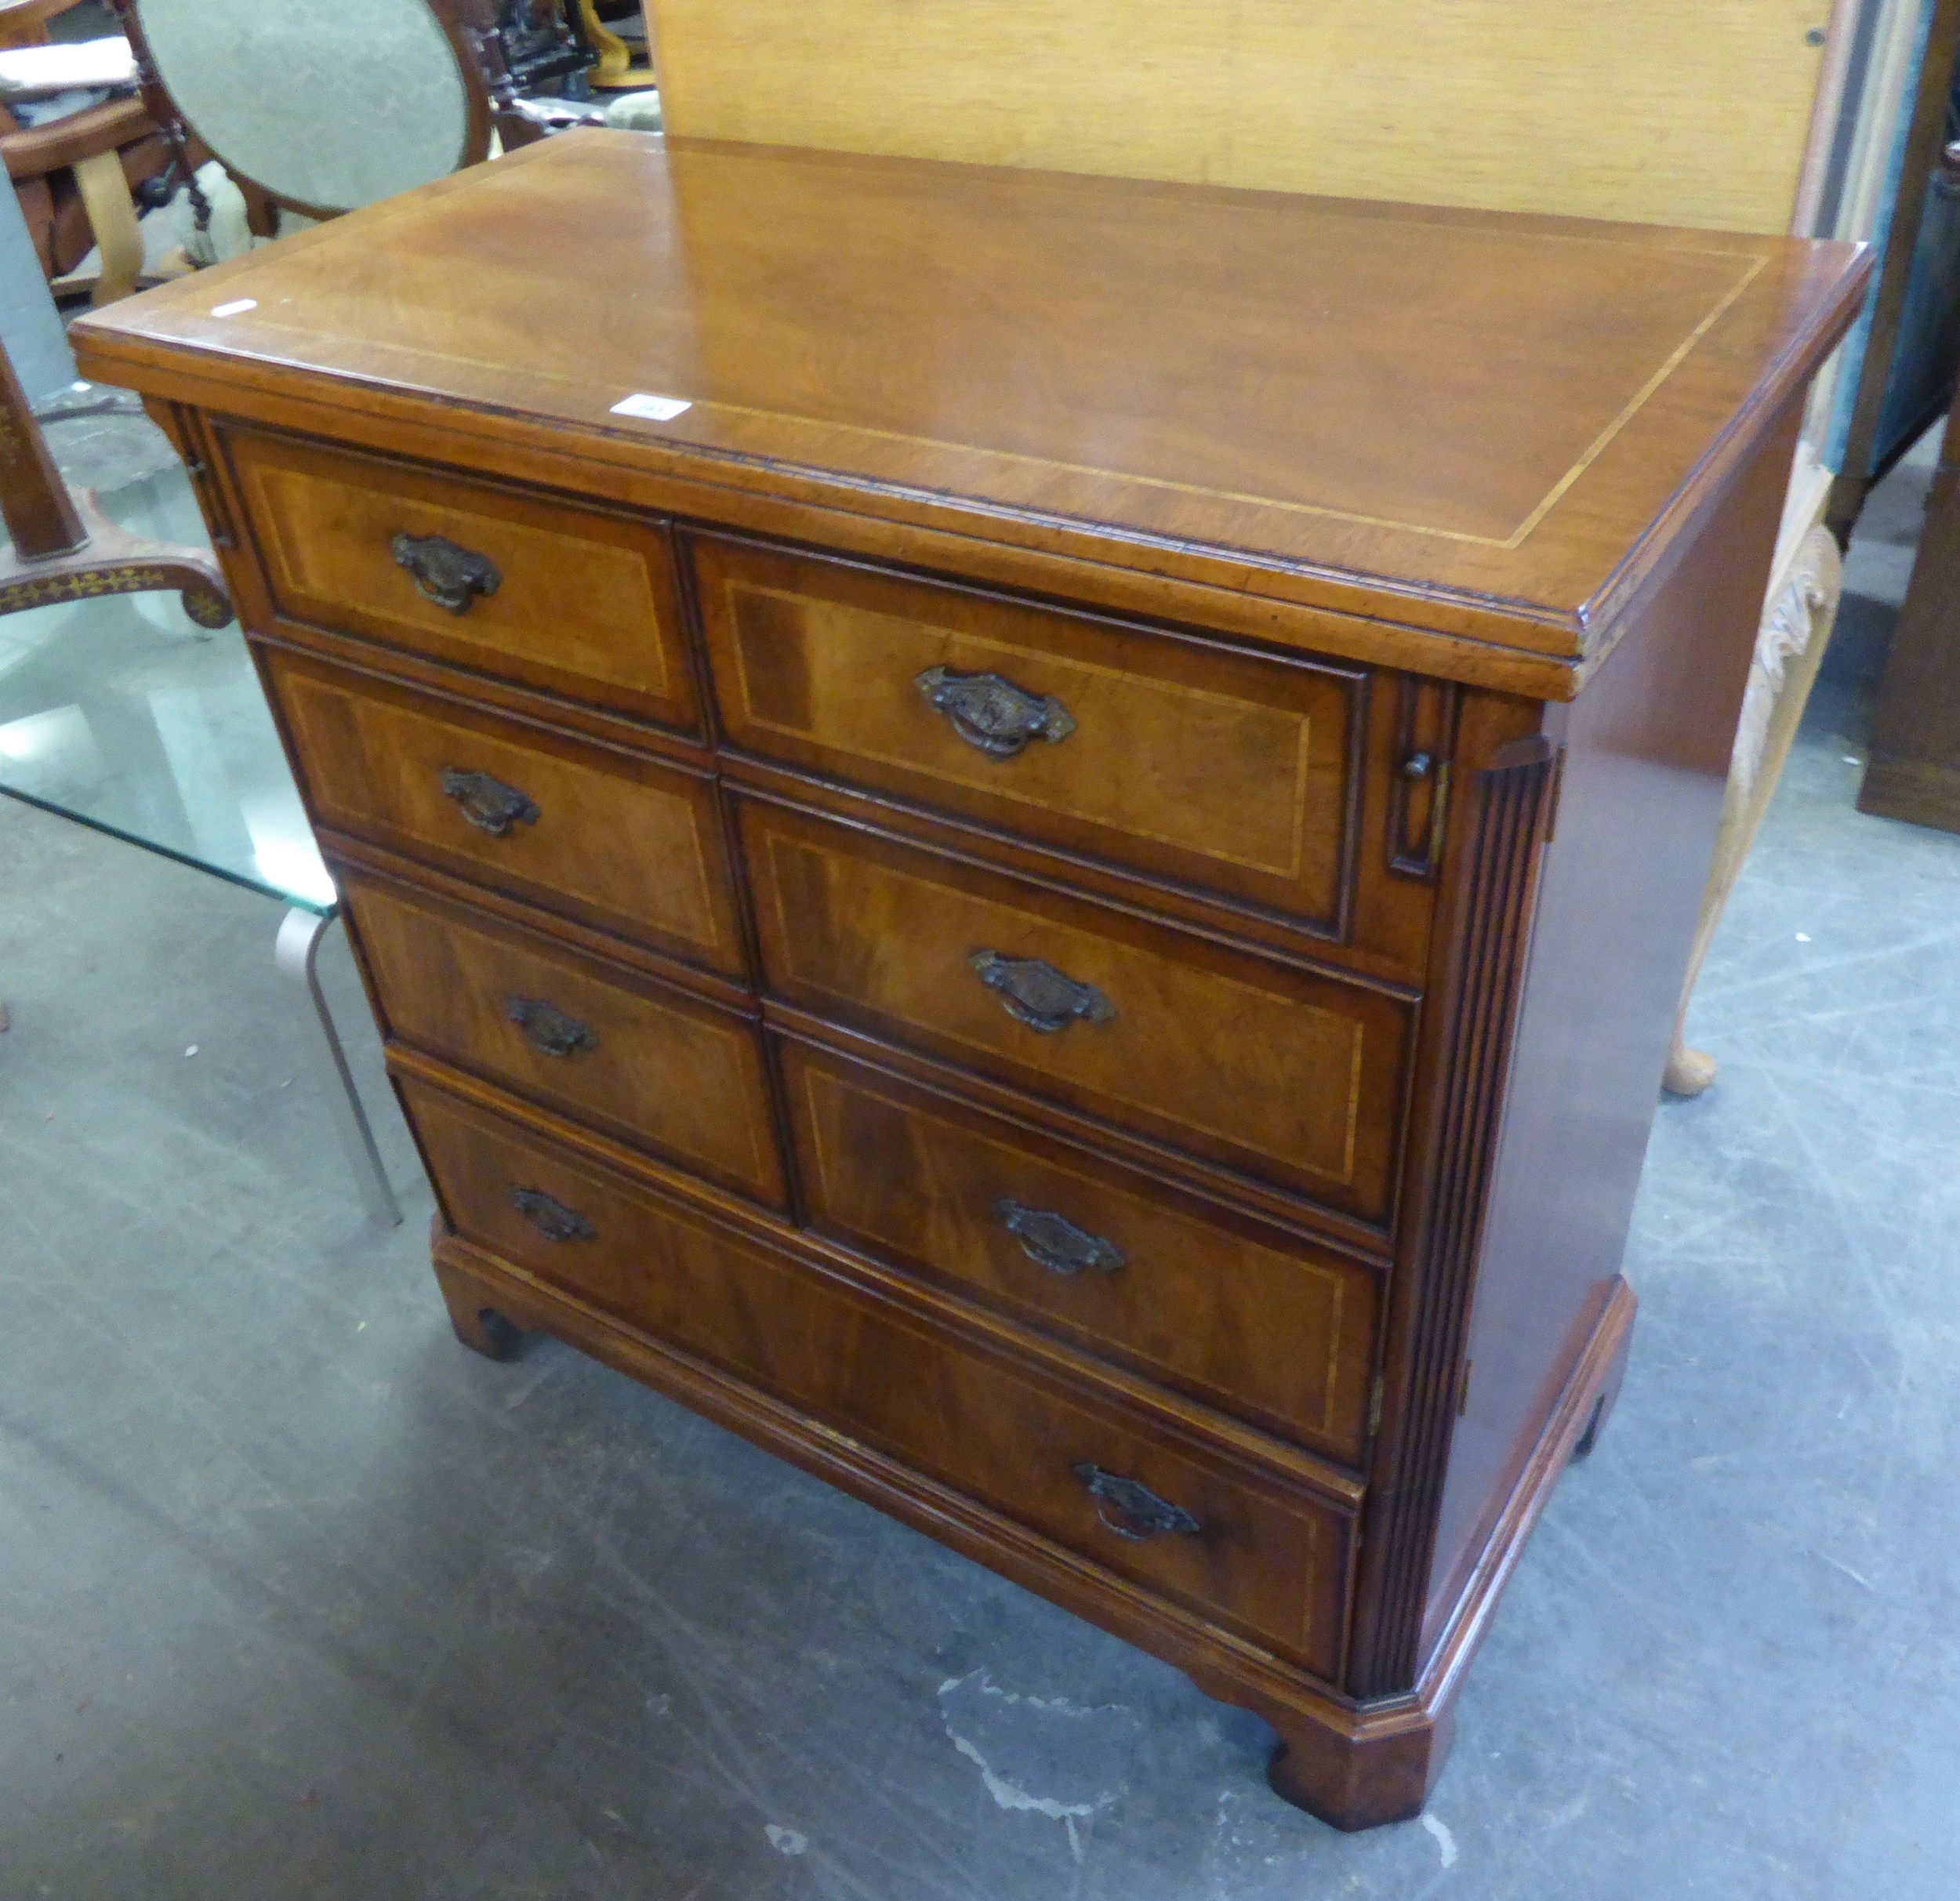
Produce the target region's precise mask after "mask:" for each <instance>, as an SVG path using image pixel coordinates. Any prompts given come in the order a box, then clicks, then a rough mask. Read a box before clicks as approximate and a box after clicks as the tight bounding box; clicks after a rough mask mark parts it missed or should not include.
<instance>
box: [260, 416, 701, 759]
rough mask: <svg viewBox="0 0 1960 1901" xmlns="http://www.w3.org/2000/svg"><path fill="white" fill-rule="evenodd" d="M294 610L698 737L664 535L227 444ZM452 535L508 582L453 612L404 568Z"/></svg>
mask: <svg viewBox="0 0 1960 1901" xmlns="http://www.w3.org/2000/svg"><path fill="white" fill-rule="evenodd" d="M222 439H223V441H224V442H225V444H226V445H227V448H228V449H229V451H230V456H231V460H232V464H233V466H234V469H235V470H236V471H237V475H238V483H239V486H240V488H241V490H242V491H243V493H244V495H245V506H246V508H247V510H248V511H249V514H250V517H251V519H252V527H253V529H254V533H255V539H256V543H257V546H258V548H259V551H260V556H261V557H262V559H263V561H264V563H265V568H266V575H267V581H268V582H269V584H270V588H271V592H272V596H273V599H274V601H275V602H276V603H277V604H278V608H279V611H281V613H283V614H286V615H291V616H292V619H295V620H299V621H306V622H312V623H313V624H314V625H315V626H322V627H330V628H335V629H341V630H343V631H346V632H350V633H358V634H364V635H365V636H367V637H368V638H369V639H371V640H381V641H385V642H386V643H387V644H389V645H390V646H394V647H400V648H406V649H407V650H408V651H410V652H412V653H416V654H422V655H427V656H428V657H430V658H433V659H437V660H446V661H449V662H452V663H454V664H456V665H457V666H469V667H477V668H481V669H482V670H483V671H484V672H485V673H492V674H495V675H496V676H497V677H499V678H500V679H504V680H513V681H515V682H516V683H517V684H520V685H523V686H531V687H542V688H543V689H545V690H546V691H550V692H554V693H561V694H564V695H567V696H568V697H569V698H574V699H580V700H588V701H591V702H594V703H596V704H597V705H599V706H605V707H609V708H612V709H615V710H616V711H619V712H621V713H628V714H631V715H634V716H637V717H640V718H642V719H646V720H656V721H659V722H660V723H661V724H665V725H669V726H676V727H685V728H688V729H690V730H691V729H692V728H693V727H695V725H696V724H698V720H699V710H698V708H697V706H696V704H695V691H694V685H693V682H692V679H691V675H690V673H689V670H688V658H687V652H686V648H685V646H684V643H683V638H682V634H681V613H680V608H679V604H678V600H677V595H676V592H675V589H674V583H673V555H672V553H671V550H670V546H669V543H668V540H667V538H666V531H665V529H664V528H663V526H662V524H659V523H658V522H657V521H644V520H642V521H633V520H630V519H628V518H626V517H623V516H618V515H610V514H604V513H600V512H599V511H598V510H593V509H582V508H578V507H575V506H569V505H567V504H564V503H561V502H546V501H543V500H540V499H537V498H535V497H534V496H532V495H525V494H522V493H520V492H516V491H514V490H510V489H506V488H497V487H493V486H492V485H491V484H488V483H485V482H475V481H468V480H466V478H464V477H461V476H457V475H452V474H449V473H446V472H445V471H441V470H426V469H418V468H416V467H414V466H411V465H409V464H407V463H400V462H396V461H393V460H390V459H383V458H381V457H379V456H369V455H352V454H350V453H347V452H344V451H342V450H337V449H330V448H322V447H320V446H319V445H318V444H314V443H310V442H305V441H298V440H296V439H294V438H292V437H284V436H276V435H268V434H262V433H260V431H258V430H247V429H241V428H236V427H234V428H232V429H229V430H225V431H224V432H223V437H222ZM396 535H412V536H417V537H426V536H441V537H442V538H443V539H445V540H448V541H449V542H453V543H455V544H456V546H458V547H459V548H461V549H463V550H465V551H466V552H467V553H471V554H474V555H477V556H481V557H484V558H485V559H486V560H488V561H489V562H490V563H491V564H492V566H493V567H494V568H495V574H496V577H497V579H496V585H495V590H494V591H493V592H491V593H474V594H472V595H468V596H466V597H464V598H465V600H466V605H465V606H464V608H463V611H461V612H453V611H451V610H449V609H448V608H445V607H443V606H441V605H438V604H437V602H435V601H434V600H430V599H429V598H428V597H426V596H425V595H424V594H423V593H422V591H421V590H420V589H419V587H418V586H417V585H416V579H415V578H414V576H413V575H411V574H410V573H409V572H408V571H407V570H406V569H405V568H403V567H402V566H401V564H399V563H398V562H397V560H396V558H395V556H394V552H393V548H394V538H395V537H396Z"/></svg>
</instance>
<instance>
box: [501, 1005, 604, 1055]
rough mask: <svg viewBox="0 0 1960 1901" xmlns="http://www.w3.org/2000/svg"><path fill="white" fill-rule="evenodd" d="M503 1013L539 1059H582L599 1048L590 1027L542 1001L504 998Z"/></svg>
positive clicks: (595, 1033)
mask: <svg viewBox="0 0 1960 1901" xmlns="http://www.w3.org/2000/svg"><path fill="white" fill-rule="evenodd" d="M503 1014H505V1015H506V1017H508V1018H510V1021H512V1022H513V1023H514V1024H516V1025H517V1028H519V1029H521V1030H522V1031H523V1032H524V1040H525V1041H526V1042H527V1043H529V1044H530V1045H531V1047H532V1049H534V1050H536V1051H537V1052H538V1053H539V1055H541V1056H581V1055H583V1054H585V1053H586V1051H588V1050H596V1049H597V1048H598V1047H599V1032H597V1030H595V1029H593V1028H592V1026H591V1025H590V1024H586V1023H581V1022H580V1021H579V1019H578V1018H576V1017H568V1016H567V1015H566V1014H565V1013H564V1011H563V1010H560V1009H558V1008H557V1007H556V1006H555V1005H554V1004H551V1003H546V1002H544V1001H543V999H542V998H539V997H534V996H511V997H506V998H505V999H504V1001H503Z"/></svg>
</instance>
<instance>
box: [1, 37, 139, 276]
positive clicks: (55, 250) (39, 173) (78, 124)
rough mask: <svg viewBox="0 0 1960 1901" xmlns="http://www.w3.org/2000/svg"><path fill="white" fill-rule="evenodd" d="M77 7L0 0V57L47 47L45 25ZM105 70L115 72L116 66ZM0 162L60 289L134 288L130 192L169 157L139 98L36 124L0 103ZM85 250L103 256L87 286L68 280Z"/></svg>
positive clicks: (135, 244) (135, 243)
mask: <svg viewBox="0 0 1960 1901" xmlns="http://www.w3.org/2000/svg"><path fill="white" fill-rule="evenodd" d="M76 4H77V0H0V51H4V50H6V49H19V48H22V47H30V46H45V45H48V44H49V33H48V23H49V21H50V20H58V19H59V18H60V16H63V15H64V14H67V13H71V11H72V10H73V9H74V6H75V5H76ZM125 63H126V62H125ZM109 70H110V71H115V70H116V63H115V62H114V61H111V63H110V67H109ZM131 77H132V78H133V75H131ZM0 158H4V159H5V161H6V168H7V176H8V177H9V179H10V180H12V181H13V189H14V194H15V195H16V198H18V199H19V200H20V209H21V213H22V215H23V216H24V219H26V222H27V230H28V231H29V233H30V234H31V236H32V238H33V240H34V250H35V252H36V253H37V255H38V257H39V259H40V263H41V268H42V273H43V274H45V276H46V277H48V278H51V279H55V280H60V281H62V287H63V288H64V289H69V288H72V289H75V290H82V289H88V290H90V291H91V292H93V300H94V301H95V302H96V303H112V302H114V299H116V298H118V297H122V296H127V295H128V294H129V292H130V291H132V289H134V288H136V278H137V276H138V274H139V273H140V271H141V270H142V268H143V237H142V234H141V232H140V230H138V229H137V225H136V206H135V204H134V202H133V201H132V197H131V193H132V190H134V189H135V188H136V187H138V186H140V185H142V184H143V183H145V182H146V181H147V180H151V179H154V178H156V177H158V176H160V175H161V174H162V173H163V172H165V171H166V170H168V169H169V165H170V164H171V159H172V153H171V149H170V147H169V143H168V142H167V141H166V140H165V138H164V137H163V136H162V131H161V129H160V128H159V127H158V125H157V123H156V122H155V121H154V120H153V119H152V118H151V116H150V114H149V111H148V110H147V107H145V105H144V103H143V101H142V100H140V99H139V98H136V96H134V95H133V93H132V94H130V95H129V96H125V97H122V98H111V99H108V100H104V101H103V103H100V104H97V105H90V106H85V107H82V109H80V110H78V111H70V112H68V113H67V114H64V116H63V117H60V118H53V119H50V120H48V121H46V122H42V123H26V122H24V118H23V117H22V116H16V112H14V111H9V109H8V107H6V105H5V104H4V103H0ZM92 249H96V250H99V251H100V253H101V262H100V270H99V272H98V274H97V275H96V280H95V281H94V282H93V284H92V285H91V284H85V283H78V282H76V281H74V276H73V274H74V272H75V271H76V270H78V267H80V266H81V265H82V263H83V261H84V259H85V258H86V257H87V256H88V254H89V252H90V251H91V250H92Z"/></svg>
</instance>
